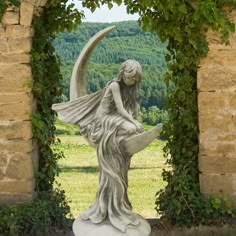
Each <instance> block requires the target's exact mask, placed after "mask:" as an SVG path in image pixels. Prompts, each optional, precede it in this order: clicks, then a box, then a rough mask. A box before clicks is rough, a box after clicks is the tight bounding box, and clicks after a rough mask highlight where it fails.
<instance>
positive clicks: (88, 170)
mask: <svg viewBox="0 0 236 236" xmlns="http://www.w3.org/2000/svg"><path fill="white" fill-rule="evenodd" d="M158 168H161V167H130V169H129V171H132V170H149V169H158ZM161 169H162V168H161ZM60 172H64V173H68V172H79V173H88V174H91V173H97V172H99V168H98V167H97V166H61V167H60Z"/></svg>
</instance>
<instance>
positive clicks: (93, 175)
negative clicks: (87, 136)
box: [57, 123, 165, 218]
mask: <svg viewBox="0 0 236 236" xmlns="http://www.w3.org/2000/svg"><path fill="white" fill-rule="evenodd" d="M59 126H60V129H62V128H63V127H62V126H63V125H62V124H58V123H57V127H58V128H59ZM70 129H71V130H74V129H73V127H70ZM58 137H59V138H60V139H61V144H58V147H59V148H60V150H63V152H64V154H65V158H64V159H62V160H60V161H59V166H60V169H61V172H60V174H59V177H57V181H58V182H59V183H60V184H61V187H62V189H64V190H65V192H66V196H67V198H68V200H70V201H71V202H70V207H71V211H72V214H73V216H74V217H77V216H78V215H79V214H80V212H81V211H83V210H85V209H86V208H88V207H89V205H90V204H91V203H93V202H94V201H95V195H96V191H97V187H98V174H99V172H98V163H97V157H96V151H95V149H93V148H92V147H90V146H89V145H88V144H87V143H86V141H85V140H84V139H83V137H81V136H79V135H62V134H61V135H58ZM164 144H165V143H164V142H163V141H160V140H155V141H154V142H153V143H152V144H150V145H149V146H148V147H147V148H146V149H145V150H143V151H142V152H140V153H138V154H136V155H134V156H133V158H132V162H131V167H130V170H129V198H130V201H131V203H132V205H133V210H134V211H135V212H137V213H140V214H141V215H143V216H144V217H148V218H150V217H156V211H155V209H154V208H155V194H156V192H157V191H158V190H159V189H160V188H163V186H164V182H163V181H162V178H161V172H162V168H163V167H164V162H165V160H164V158H163V152H162V148H163V146H164Z"/></svg>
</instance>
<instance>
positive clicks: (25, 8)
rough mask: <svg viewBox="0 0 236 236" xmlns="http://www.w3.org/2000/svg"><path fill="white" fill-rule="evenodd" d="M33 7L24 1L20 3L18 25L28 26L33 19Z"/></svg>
mask: <svg viewBox="0 0 236 236" xmlns="http://www.w3.org/2000/svg"><path fill="white" fill-rule="evenodd" d="M33 12H34V6H33V5H32V4H31V3H29V2H26V1H21V6H20V24H21V25H25V26H30V25H31V23H32V19H33Z"/></svg>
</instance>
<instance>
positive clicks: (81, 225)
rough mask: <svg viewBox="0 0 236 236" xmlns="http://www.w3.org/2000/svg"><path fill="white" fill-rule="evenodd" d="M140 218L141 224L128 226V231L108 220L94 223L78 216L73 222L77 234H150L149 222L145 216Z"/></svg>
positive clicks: (85, 235)
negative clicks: (114, 225)
mask: <svg viewBox="0 0 236 236" xmlns="http://www.w3.org/2000/svg"><path fill="white" fill-rule="evenodd" d="M139 218H140V224H139V225H138V226H135V227H133V226H128V228H127V230H126V232H121V231H119V230H118V229H116V228H114V227H113V226H112V225H111V223H110V221H108V220H106V221H104V222H103V223H100V224H94V223H93V222H91V221H90V220H82V219H81V218H77V219H76V220H75V221H74V223H73V232H74V234H75V236H149V235H150V233H151V227H150V225H149V223H148V222H147V221H146V220H145V219H143V217H141V216H139Z"/></svg>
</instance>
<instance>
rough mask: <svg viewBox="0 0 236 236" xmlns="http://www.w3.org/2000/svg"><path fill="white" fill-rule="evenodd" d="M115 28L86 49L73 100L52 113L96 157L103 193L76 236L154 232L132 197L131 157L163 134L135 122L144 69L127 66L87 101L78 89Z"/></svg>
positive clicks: (79, 221) (74, 82)
mask: <svg viewBox="0 0 236 236" xmlns="http://www.w3.org/2000/svg"><path fill="white" fill-rule="evenodd" d="M113 28H114V27H108V28H106V29H105V30H103V31H102V32H99V33H98V34H96V35H95V36H94V37H93V38H92V39H91V40H90V41H89V43H88V45H86V46H85V49H84V51H82V53H81V55H82V56H81V55H80V57H79V59H78V61H77V62H76V65H75V67H74V71H73V73H72V78H71V88H70V89H71V93H70V98H71V100H70V101H69V102H65V103H60V104H54V105H53V107H52V109H53V110H55V111H56V112H57V113H58V116H59V119H60V120H62V121H64V122H68V123H72V124H76V125H78V126H79V127H80V132H81V135H83V136H84V137H85V138H86V139H87V141H88V142H89V144H90V145H92V146H93V147H94V148H96V151H97V158H98V163H99V188H98V191H97V194H96V202H95V203H94V204H93V205H92V206H91V207H90V208H89V209H88V210H86V211H85V212H83V213H82V214H81V215H80V217H79V218H78V219H76V221H75V222H74V225H73V229H74V233H75V235H76V236H83V235H84V236H85V235H86V236H90V235H91V236H92V235H95V234H96V236H99V235H112V236H113V235H114V236H116V235H117V236H118V235H127V236H132V235H135V236H148V235H150V232H151V229H150V226H149V224H148V223H147V222H146V221H145V220H144V219H143V218H142V217H141V216H139V215H138V214H136V213H134V212H132V206H131V203H130V201H129V198H128V193H127V189H128V168H129V164H130V160H131V157H132V156H133V154H135V153H137V152H139V151H141V150H142V149H143V148H145V147H146V146H147V145H148V144H149V143H150V142H152V141H153V140H154V139H155V138H156V137H157V135H158V134H159V133H160V131H161V125H157V126H156V127H155V128H153V129H152V130H150V131H146V132H145V131H144V129H143V127H142V125H141V124H140V123H139V122H138V121H137V120H136V119H137V114H138V111H139V99H138V98H139V96H138V94H139V84H140V82H141V75H142V68H141V65H140V64H139V63H138V62H137V61H135V60H127V61H125V62H123V63H122V65H121V67H120V71H119V73H118V76H117V78H115V79H113V80H111V81H110V82H108V83H107V85H106V86H105V88H104V89H102V90H100V91H98V92H95V93H93V94H90V95H84V94H83V93H85V89H84V88H81V86H80V87H79V84H77V83H78V81H80V82H81V84H85V81H83V79H84V78H85V75H86V72H85V71H84V70H87V65H86V64H87V63H88V60H89V57H90V54H91V51H92V50H93V48H94V47H95V45H96V44H97V43H98V42H99V41H100V40H101V39H102V38H103V37H104V36H105V35H106V34H107V33H108V32H110V31H111V30H112V29H113ZM98 38H99V39H98ZM80 65H82V66H80ZM78 67H79V68H78ZM80 67H82V68H80ZM80 75H82V79H81V78H79V76H80ZM74 87H75V88H77V89H74ZM104 226H106V227H105V228H104ZM91 227H93V230H91Z"/></svg>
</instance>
